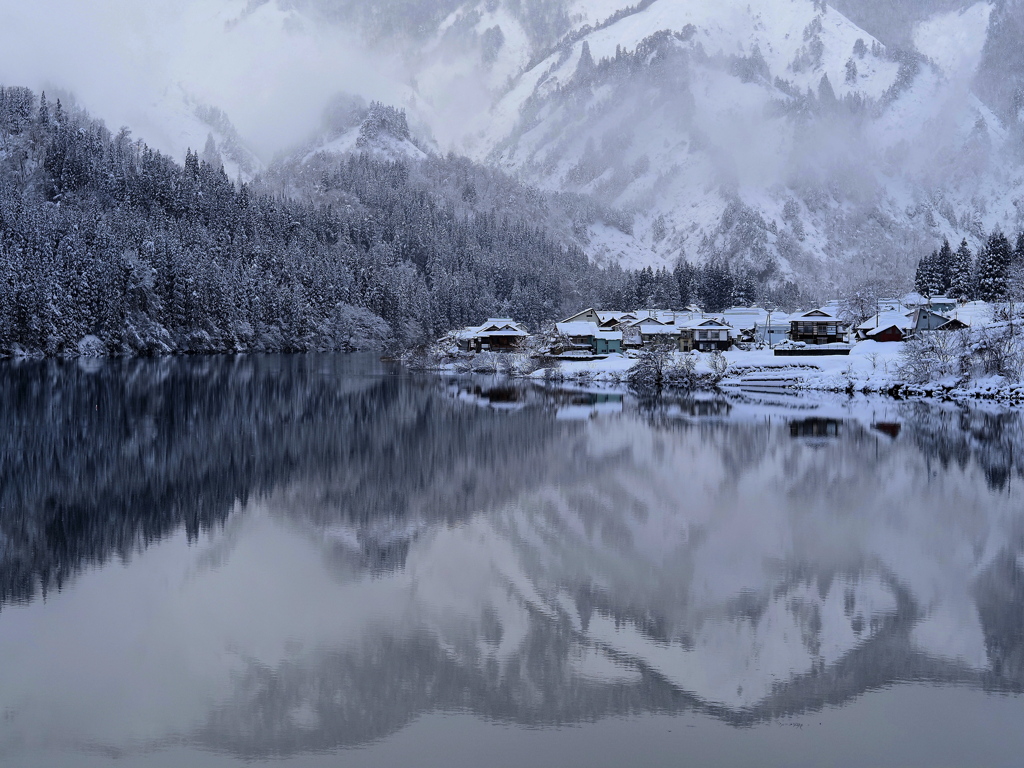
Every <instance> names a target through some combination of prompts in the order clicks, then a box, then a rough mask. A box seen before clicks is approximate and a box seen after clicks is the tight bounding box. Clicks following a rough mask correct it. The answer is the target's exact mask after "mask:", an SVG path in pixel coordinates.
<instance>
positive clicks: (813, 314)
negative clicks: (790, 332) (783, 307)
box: [789, 307, 839, 323]
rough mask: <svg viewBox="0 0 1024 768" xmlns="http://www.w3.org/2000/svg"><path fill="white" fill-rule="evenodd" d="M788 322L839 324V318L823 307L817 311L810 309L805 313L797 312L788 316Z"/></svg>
mask: <svg viewBox="0 0 1024 768" xmlns="http://www.w3.org/2000/svg"><path fill="white" fill-rule="evenodd" d="M789 320H790V322H793V323H795V322H797V321H799V320H814V321H817V322H823V323H827V322H837V323H838V322H839V318H838V317H836V316H835V315H834V314H832V312H830V311H829V310H828V309H826V308H824V307H820V308H818V309H811V310H808V311H807V312H797V313H794V314H792V315H790V316H789Z"/></svg>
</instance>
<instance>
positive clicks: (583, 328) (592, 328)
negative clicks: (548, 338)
mask: <svg viewBox="0 0 1024 768" xmlns="http://www.w3.org/2000/svg"><path fill="white" fill-rule="evenodd" d="M555 330H556V331H558V332H559V333H561V334H563V335H565V336H596V335H597V323H594V322H590V321H587V320H577V321H575V322H572V323H555Z"/></svg>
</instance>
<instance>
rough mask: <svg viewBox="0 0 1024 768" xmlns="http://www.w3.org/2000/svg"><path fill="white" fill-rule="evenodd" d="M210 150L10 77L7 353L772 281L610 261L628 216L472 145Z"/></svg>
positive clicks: (273, 336)
mask: <svg viewBox="0 0 1024 768" xmlns="http://www.w3.org/2000/svg"><path fill="white" fill-rule="evenodd" d="M372 109H376V110H377V111H378V112H379V111H380V110H387V109H390V108H386V107H382V106H381V105H373V107H372V108H371V111H372ZM370 118H373V115H369V117H368V118H367V119H370ZM385 118H387V119H385ZM395 119H396V117H395V115H383V116H381V115H379V114H378V115H377V117H376V122H375V123H374V124H375V125H377V123H379V124H380V125H381V126H384V127H386V126H387V125H389V124H390V122H393V121H394V120H395ZM401 119H402V120H404V115H402V116H401ZM389 121H390V122H389ZM378 127H379V126H378ZM382 130H383V129H382ZM208 155H209V153H204V155H203V156H202V157H201V156H200V154H199V153H197V152H192V151H189V152H188V153H187V154H186V157H185V161H184V163H182V164H179V163H176V162H175V161H174V160H172V159H171V158H169V157H167V156H165V155H163V154H161V153H159V152H157V151H155V150H153V149H152V148H150V147H148V146H147V145H146V144H145V143H144V142H142V141H138V140H135V139H133V138H132V136H131V134H130V132H129V131H128V130H127V129H122V130H120V131H119V132H117V133H112V132H111V131H109V130H108V129H106V128H105V127H104V126H103V124H102V123H100V122H98V121H96V120H93V119H92V118H90V117H89V115H88V114H86V113H85V112H83V111H81V110H78V109H66V108H65V107H64V106H62V105H61V103H60V101H56V102H55V103H52V104H51V103H50V102H49V101H48V100H47V98H46V95H45V94H42V95H39V96H37V95H36V94H35V93H33V92H32V91H30V90H28V89H25V88H4V87H0V274H2V275H3V280H2V281H0V355H3V354H18V353H32V354H37V353H41V354H46V355H62V354H79V353H89V354H105V355H156V354H169V353H216V352H239V351H268V352H270V351H311V350H341V351H349V350H354V349H366V348H381V347H383V346H387V345H391V346H393V347H394V348H410V347H414V346H417V345H419V344H423V343H425V342H427V341H429V340H432V339H433V338H436V337H437V336H439V335H441V334H443V333H445V332H447V331H449V330H451V329H453V328H457V327H461V326H466V325H472V324H478V323H480V322H482V321H483V320H484V319H485V318H486V317H489V316H498V315H503V316H512V317H515V318H517V319H519V320H521V321H523V322H525V323H526V324H527V325H528V326H530V327H532V328H539V327H541V326H542V325H544V324H546V323H549V322H552V321H555V320H558V319H561V318H562V317H564V316H567V315H568V314H571V313H572V312H575V311H578V310H579V309H580V308H582V307H585V306H604V307H616V308H622V309H625V310H631V309H639V308H646V307H654V306H657V307H682V306H685V305H687V304H690V303H698V304H701V305H703V306H704V308H705V309H707V310H709V311H716V310H720V309H723V308H725V307H727V306H729V305H731V304H735V303H748V302H749V301H755V300H762V299H763V298H764V296H763V294H764V290H763V287H761V286H759V285H758V284H757V281H756V280H754V279H753V278H752V277H750V276H749V275H746V274H745V273H744V272H743V271H742V270H741V269H739V268H736V269H733V268H731V267H730V263H729V260H728V259H725V258H717V259H715V258H713V259H711V260H710V261H708V263H707V264H705V265H703V266H700V267H696V266H693V265H691V264H689V263H688V262H687V261H685V259H684V258H682V257H680V258H679V260H678V262H677V263H676V265H675V266H674V268H672V269H669V268H662V269H659V270H654V269H651V268H647V269H643V270H637V271H630V270H622V269H620V268H617V267H611V268H599V267H597V266H595V265H593V264H591V263H590V262H589V260H588V258H587V256H586V253H585V252H584V251H583V248H582V245H583V244H584V243H585V241H586V231H587V228H588V226H589V225H590V224H591V223H593V222H594V221H595V220H597V219H602V220H603V221H605V222H606V223H608V224H610V225H612V226H617V227H619V228H623V227H625V228H627V229H628V226H629V222H628V220H626V219H623V218H622V217H623V216H624V214H621V213H619V212H616V211H614V210H612V209H608V208H606V207H603V206H601V205H600V204H598V203H595V202H593V201H592V200H589V199H588V198H585V197H583V196H579V195H571V194H562V195H550V194H546V193H541V192H538V191H537V190H535V189H532V188H530V187H527V186H526V185H522V184H519V183H518V182H516V181H514V180H512V179H509V178H508V177H506V176H503V175H502V174H500V173H498V172H496V171H493V170H489V169H485V168H483V167H482V166H479V165H476V164H474V163H472V162H470V161H468V160H465V159H464V158H457V157H454V156H451V155H449V156H446V157H445V156H430V157H428V158H426V159H424V160H411V159H408V160H388V159H382V158H380V157H377V156H374V155H373V153H369V152H367V153H361V154H352V155H348V156H344V157H341V158H339V157H333V156H327V155H317V156H315V157H313V158H312V159H307V160H306V161H301V162H300V161H297V160H292V161H290V162H285V163H280V164H278V165H276V166H274V167H272V168H271V169H270V170H269V171H268V172H267V173H265V174H264V175H263V176H262V177H260V178H257V179H256V180H255V181H253V182H251V183H242V182H240V181H238V180H236V181H232V180H231V179H230V178H229V177H228V176H227V174H226V172H225V171H224V169H223V167H222V165H221V164H220V163H219V162H218V161H217V160H216V158H213V157H209V156H208ZM620 219H621V220H620ZM787 292H788V293H787ZM785 295H789V296H790V297H791V298H792V297H795V296H797V295H798V291H797V290H796V288H795V286H791V285H790V286H784V288H783V291H782V294H780V296H774V298H775V299H781V298H784V296H785ZM794 300H795V299H794Z"/></svg>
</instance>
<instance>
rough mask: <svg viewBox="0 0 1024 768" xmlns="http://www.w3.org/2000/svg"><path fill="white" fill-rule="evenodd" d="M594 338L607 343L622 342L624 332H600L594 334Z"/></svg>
mask: <svg viewBox="0 0 1024 768" xmlns="http://www.w3.org/2000/svg"><path fill="white" fill-rule="evenodd" d="M594 338H597V339H604V340H605V341H622V331H598V332H597V333H596V334H594Z"/></svg>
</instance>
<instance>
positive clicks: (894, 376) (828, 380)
mask: <svg viewBox="0 0 1024 768" xmlns="http://www.w3.org/2000/svg"><path fill="white" fill-rule="evenodd" d="M904 349H905V345H904V344H902V343H893V342H889V343H885V342H877V341H862V342H860V343H858V344H856V345H855V346H854V347H853V349H852V350H851V352H850V354H849V355H848V356H847V355H836V356H825V357H819V356H810V355H808V356H799V355H797V356H789V357H776V356H775V354H774V352H773V351H772V350H770V349H758V350H750V351H744V350H738V349H732V350H730V351H728V352H725V353H723V354H724V357H725V359H726V361H727V362H728V364H729V367H728V369H727V370H726V372H725V376H724V378H722V380H721V382H720V386H722V387H743V386H750V387H763V386H769V384H766V382H767V381H769V380H774V381H775V382H777V383H776V384H775V386H784V387H787V388H791V389H806V390H819V391H829V392H864V393H883V394H891V395H895V396H900V397H941V398H950V399H990V400H998V401H1001V402H1007V403H1013V404H1020V403H1024V385H1022V384H1016V383H1013V382H1011V381H1009V380H1007V379H1006V378H1004V377H1001V376H986V377H983V378H980V379H973V380H971V381H969V382H967V383H964V382H963V381H962V380H960V379H958V378H957V377H953V376H949V377H945V378H939V379H937V380H936V381H932V382H929V383H923V384H922V383H912V382H910V381H908V380H907V377H906V375H905V373H904V364H905V360H904V359H903V357H902V353H903V351H904ZM689 354H690V355H692V356H693V357H694V358H696V365H695V368H694V372H695V373H696V374H697V375H698V376H701V377H708V378H709V377H711V376H713V371H712V368H711V362H712V356H711V355H710V354H704V353H699V352H693V353H689ZM685 356H686V355H684V354H683V353H677V355H676V360H677V361H681V360H682V359H683V358H684V357H685ZM636 362H637V361H636V359H635V358H633V357H632V356H627V355H609V356H608V357H607V358H605V359H602V360H587V361H574V360H562V361H559V363H558V366H557V369H551V368H539V369H537V370H535V371H532V372H530V373H528V374H525V375H526V376H528V377H529V378H531V379H534V380H538V381H543V380H552V379H554V380H559V381H586V382H588V383H592V384H599V385H600V384H607V385H619V384H622V383H624V382H626V380H627V379H628V376H629V372H630V370H631V369H632V368H633V366H634V365H636Z"/></svg>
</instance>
